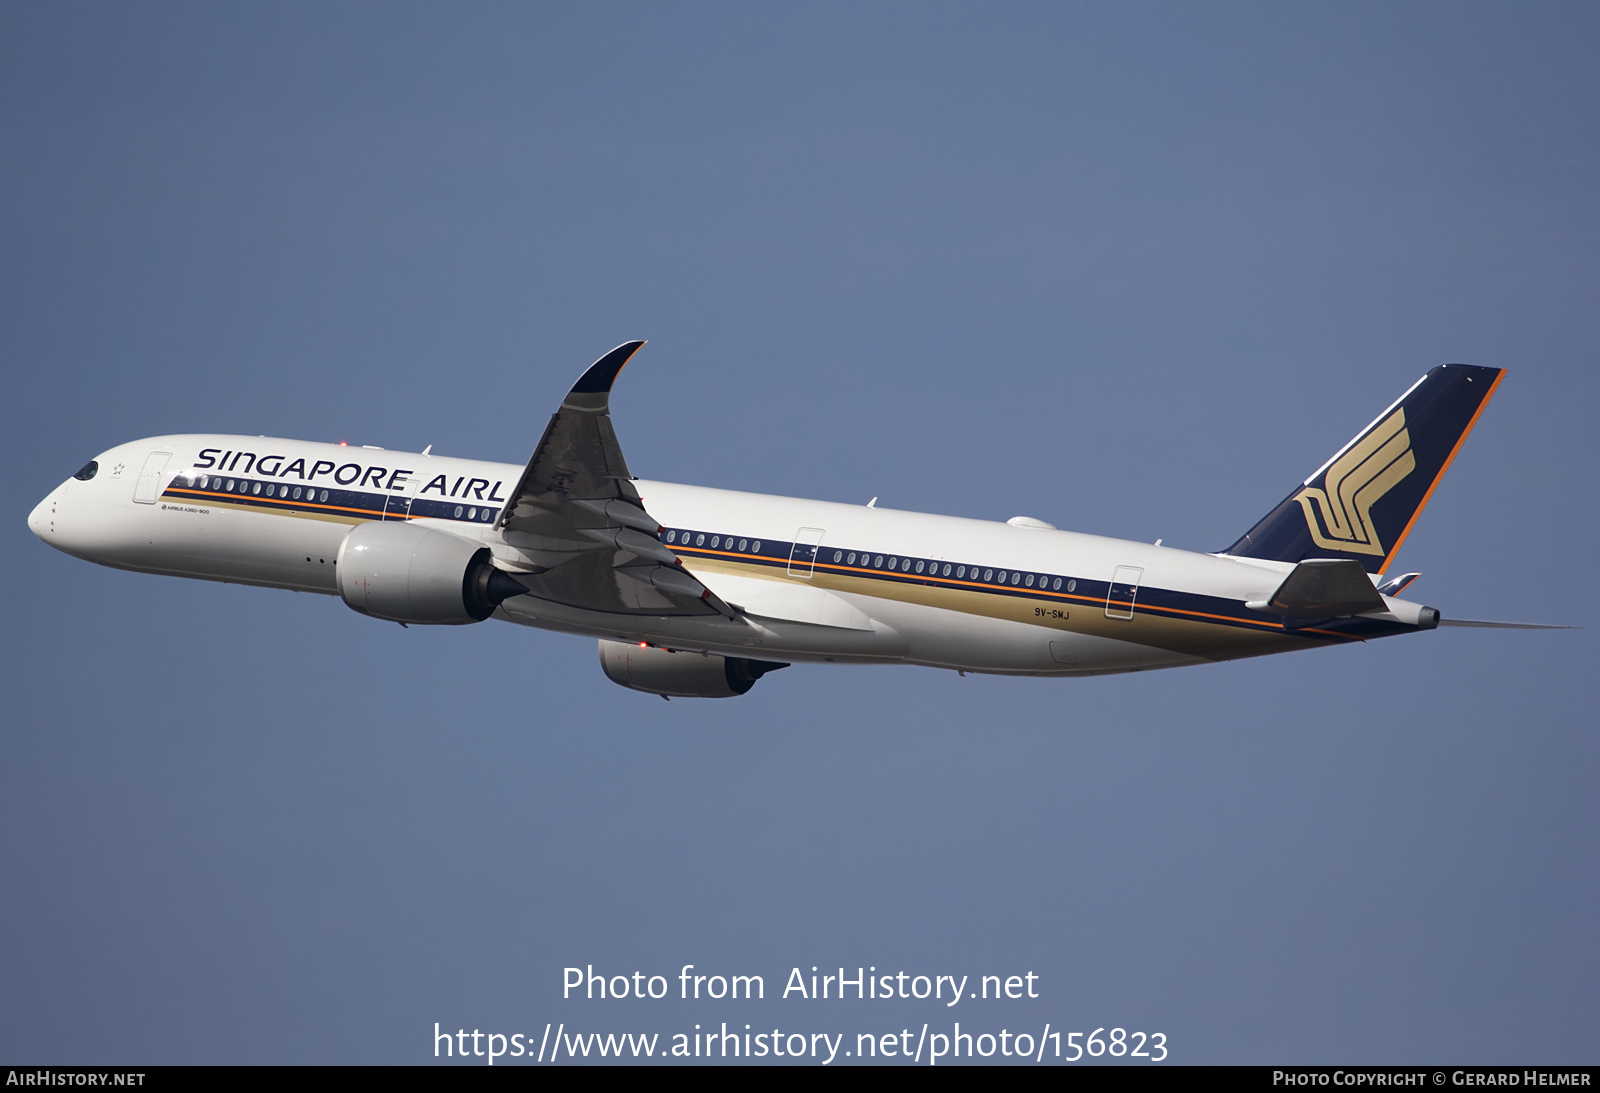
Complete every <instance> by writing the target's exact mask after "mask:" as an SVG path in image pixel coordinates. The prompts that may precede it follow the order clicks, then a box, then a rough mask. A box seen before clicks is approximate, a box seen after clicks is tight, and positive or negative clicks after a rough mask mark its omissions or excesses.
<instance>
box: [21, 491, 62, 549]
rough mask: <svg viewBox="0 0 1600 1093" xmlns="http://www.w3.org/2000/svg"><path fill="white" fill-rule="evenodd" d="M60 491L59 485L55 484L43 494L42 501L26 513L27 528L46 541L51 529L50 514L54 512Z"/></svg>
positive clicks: (48, 539)
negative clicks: (55, 485) (53, 487)
mask: <svg viewBox="0 0 1600 1093" xmlns="http://www.w3.org/2000/svg"><path fill="white" fill-rule="evenodd" d="M60 493H61V487H60V486H57V487H56V488H55V489H53V490H51V491H50V492H49V493H48V494H46V495H45V498H44V500H43V501H40V502H39V503H38V504H37V505H35V506H33V511H32V512H30V513H28V530H29V531H31V532H33V533H34V534H35V535H37V536H38V537H39V538H41V539H43V540H44V541H45V542H47V543H48V542H49V541H50V533H51V531H52V530H53V529H52V527H51V522H52V521H51V516H52V515H53V513H54V509H55V504H56V499H57V497H58V496H59V495H60Z"/></svg>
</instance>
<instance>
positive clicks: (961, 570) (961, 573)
mask: <svg viewBox="0 0 1600 1093" xmlns="http://www.w3.org/2000/svg"><path fill="white" fill-rule="evenodd" d="M966 575H967V567H966V566H958V567H957V568H956V576H957V577H965V576H966Z"/></svg>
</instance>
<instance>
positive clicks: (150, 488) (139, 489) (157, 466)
mask: <svg viewBox="0 0 1600 1093" xmlns="http://www.w3.org/2000/svg"><path fill="white" fill-rule="evenodd" d="M171 458H172V453H171V452H151V453H150V454H149V455H148V456H146V457H145V461H144V470H142V471H140V472H139V481H138V482H136V483H134V486H133V499H134V500H135V501H137V502H139V504H141V505H153V504H155V501H156V498H157V497H160V496H161V472H162V471H164V470H166V469H167V460H169V459H171Z"/></svg>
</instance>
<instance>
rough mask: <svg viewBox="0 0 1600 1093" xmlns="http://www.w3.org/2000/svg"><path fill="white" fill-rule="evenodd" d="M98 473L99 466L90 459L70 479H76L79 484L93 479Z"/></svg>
mask: <svg viewBox="0 0 1600 1093" xmlns="http://www.w3.org/2000/svg"><path fill="white" fill-rule="evenodd" d="M99 471H100V464H98V463H96V462H95V461H94V460H92V459H91V460H89V462H87V463H85V464H84V465H83V470H81V471H79V472H78V473H77V474H75V475H73V476H72V477H74V478H76V479H77V480H78V481H79V482H87V481H89V479H91V478H93V477H94V476H95V475H96V474H97V473H99Z"/></svg>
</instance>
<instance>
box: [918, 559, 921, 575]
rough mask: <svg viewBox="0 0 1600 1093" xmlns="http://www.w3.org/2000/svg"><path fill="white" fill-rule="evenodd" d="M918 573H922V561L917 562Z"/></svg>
mask: <svg viewBox="0 0 1600 1093" xmlns="http://www.w3.org/2000/svg"><path fill="white" fill-rule="evenodd" d="M917 572H918V573H921V572H922V562H921V560H920V559H919V560H918V561H917Z"/></svg>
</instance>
